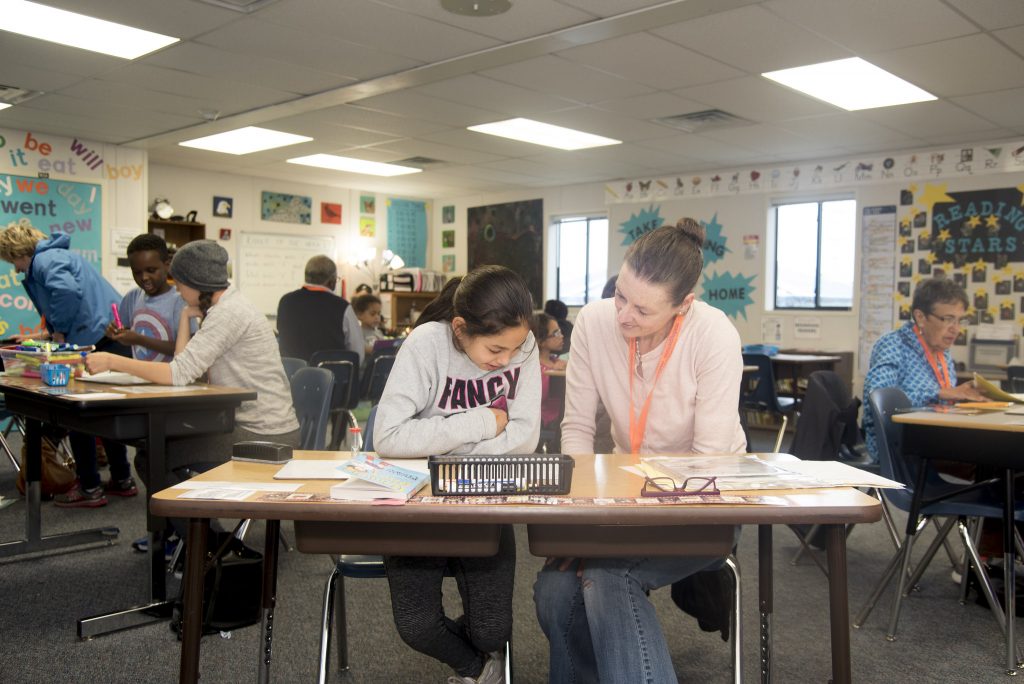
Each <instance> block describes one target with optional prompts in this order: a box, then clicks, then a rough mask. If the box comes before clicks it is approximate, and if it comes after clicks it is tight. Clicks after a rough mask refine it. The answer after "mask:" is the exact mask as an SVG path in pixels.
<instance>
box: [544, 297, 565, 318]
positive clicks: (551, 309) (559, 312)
mask: <svg viewBox="0 0 1024 684" xmlns="http://www.w3.org/2000/svg"><path fill="white" fill-rule="evenodd" d="M544 313H546V314H547V315H548V316H551V317H552V318H554V319H555V320H556V321H564V320H565V319H566V318H568V317H569V307H568V306H566V305H565V302H563V301H562V300H560V299H549V300H548V301H546V302H544Z"/></svg>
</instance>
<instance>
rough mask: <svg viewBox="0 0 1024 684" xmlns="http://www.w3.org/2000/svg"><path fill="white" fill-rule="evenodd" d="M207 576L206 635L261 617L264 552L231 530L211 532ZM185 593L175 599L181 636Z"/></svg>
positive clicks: (175, 623) (174, 623)
mask: <svg viewBox="0 0 1024 684" xmlns="http://www.w3.org/2000/svg"><path fill="white" fill-rule="evenodd" d="M206 546H207V551H206V573H205V576H204V578H203V635H204V636H205V635H207V634H217V633H219V632H231V631H234V630H236V629H241V628H242V627H248V626H249V625H254V624H256V623H257V622H259V621H260V609H261V605H260V602H261V600H262V596H263V554H261V553H260V552H259V551H256V550H255V549H253V548H250V547H248V546H246V545H245V544H244V543H243V542H242V541H241V540H239V539H236V538H235V537H234V536H232V535H231V534H230V533H229V532H213V531H212V530H211V531H210V533H209V535H208V536H207V545H206ZM183 593H184V582H183V583H182V593H179V595H178V597H177V598H176V599H175V600H174V612H173V615H172V617H171V630H173V631H174V632H175V633H176V634H177V635H178V640H179V641H180V640H181V627H182V617H183V614H184V610H183V608H184V603H183V598H184V596H183Z"/></svg>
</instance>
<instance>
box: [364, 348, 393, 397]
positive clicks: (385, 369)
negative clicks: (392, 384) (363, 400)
mask: <svg viewBox="0 0 1024 684" xmlns="http://www.w3.org/2000/svg"><path fill="white" fill-rule="evenodd" d="M394 365H395V357H394V356H378V357H377V358H375V359H374V360H373V365H372V366H370V384H369V389H368V390H367V393H366V396H367V397H368V398H369V399H370V402H372V403H374V404H376V403H377V402H378V401H380V398H381V395H383V394H384V386H385V385H387V384H388V376H389V375H391V368H392V367H393V366H394Z"/></svg>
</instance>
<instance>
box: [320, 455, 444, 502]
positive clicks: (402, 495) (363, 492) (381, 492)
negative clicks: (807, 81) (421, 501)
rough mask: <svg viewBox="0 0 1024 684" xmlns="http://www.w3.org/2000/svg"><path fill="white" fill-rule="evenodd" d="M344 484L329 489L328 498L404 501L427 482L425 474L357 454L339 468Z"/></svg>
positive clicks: (427, 476)
mask: <svg viewBox="0 0 1024 684" xmlns="http://www.w3.org/2000/svg"><path fill="white" fill-rule="evenodd" d="M339 469H340V470H341V471H343V472H344V473H346V474H347V475H348V478H349V479H347V480H346V481H344V482H341V483H339V484H336V485H334V486H333V487H331V498H332V499H347V500H349V501H373V500H375V499H399V500H402V501H408V500H409V498H410V497H412V495H413V494H415V493H416V492H417V491H419V489H420V487H422V486H423V485H424V484H426V482H427V481H428V480H429V479H430V475H428V474H427V473H422V472H417V471H415V470H410V469H409V468H403V467H401V466H398V465H395V464H394V463H392V462H390V461H385V460H383V459H381V458H379V457H377V456H374V455H371V454H365V453H364V454H359V455H358V456H356V457H355V458H353V459H351V460H349V461H346V462H345V463H343V464H341V466H340V467H339Z"/></svg>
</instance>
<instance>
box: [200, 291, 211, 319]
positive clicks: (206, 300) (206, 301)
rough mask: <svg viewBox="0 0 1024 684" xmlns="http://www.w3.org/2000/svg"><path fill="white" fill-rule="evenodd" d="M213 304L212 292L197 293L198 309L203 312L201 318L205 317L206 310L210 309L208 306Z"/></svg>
mask: <svg viewBox="0 0 1024 684" xmlns="http://www.w3.org/2000/svg"><path fill="white" fill-rule="evenodd" d="M211 306H213V293H212V292H200V293H199V310H200V311H201V312H202V313H203V318H206V314H207V312H209V311H210V307H211Z"/></svg>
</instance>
